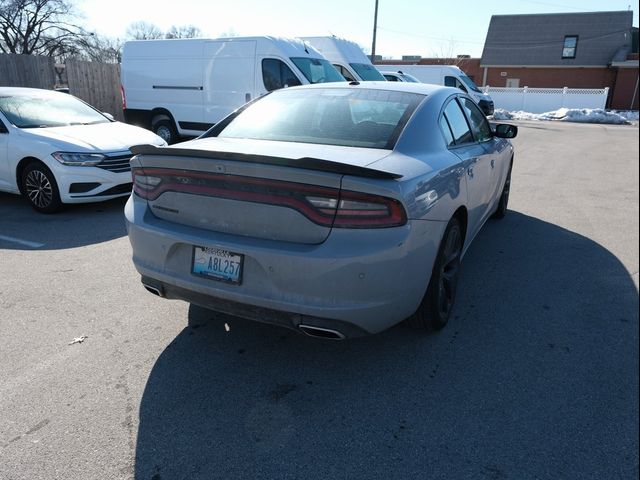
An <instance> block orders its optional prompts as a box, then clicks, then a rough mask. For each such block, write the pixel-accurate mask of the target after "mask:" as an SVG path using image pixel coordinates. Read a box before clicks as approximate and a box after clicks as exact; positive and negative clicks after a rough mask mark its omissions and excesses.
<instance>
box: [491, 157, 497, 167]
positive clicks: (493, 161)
mask: <svg viewBox="0 0 640 480" xmlns="http://www.w3.org/2000/svg"><path fill="white" fill-rule="evenodd" d="M491 168H496V160H495V158H492V159H491Z"/></svg>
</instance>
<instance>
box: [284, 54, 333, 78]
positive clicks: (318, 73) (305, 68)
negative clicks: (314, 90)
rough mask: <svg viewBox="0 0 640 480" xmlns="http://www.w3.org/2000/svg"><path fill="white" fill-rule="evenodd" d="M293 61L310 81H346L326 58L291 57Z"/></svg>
mask: <svg viewBox="0 0 640 480" xmlns="http://www.w3.org/2000/svg"><path fill="white" fill-rule="evenodd" d="M291 61H292V62H293V63H294V64H295V66H296V67H298V69H300V71H301V72H302V74H303V75H304V76H305V77H306V79H307V80H308V81H309V83H326V82H344V77H343V76H342V75H340V74H339V73H338V71H337V70H336V69H335V68H334V66H333V65H331V64H330V63H329V62H328V61H326V60H321V59H319V58H305V57H291Z"/></svg>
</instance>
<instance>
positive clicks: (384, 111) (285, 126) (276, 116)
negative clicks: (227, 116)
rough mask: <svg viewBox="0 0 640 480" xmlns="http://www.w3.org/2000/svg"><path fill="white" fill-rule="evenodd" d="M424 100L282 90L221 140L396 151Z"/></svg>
mask: <svg viewBox="0 0 640 480" xmlns="http://www.w3.org/2000/svg"><path fill="white" fill-rule="evenodd" d="M424 98H425V96H424V95H420V94H416V93H407V92H393V91H386V90H368V89H360V88H358V89H347V88H332V89H297V90H296V89H294V90H289V89H287V90H278V91H276V92H273V93H272V94H270V95H268V96H266V97H264V98H262V99H260V100H258V101H257V102H255V103H254V104H252V105H250V106H249V107H248V108H247V109H245V110H244V111H242V112H241V113H240V114H239V115H238V116H237V117H235V118H234V119H233V120H232V121H231V122H230V123H229V124H228V125H227V126H226V127H224V129H223V130H222V131H221V132H220V133H219V134H218V136H220V137H228V138H252V139H259V140H277V141H285V142H303V143H317V144H324V145H341V146H350V147H366V148H383V149H393V147H394V146H395V142H396V140H397V138H398V137H399V135H400V133H401V132H402V130H403V128H404V127H405V125H406V123H407V121H408V120H409V118H410V116H411V114H412V113H413V111H414V110H415V108H416V107H417V106H418V104H419V103H420V102H421V101H422V100H423V99H424Z"/></svg>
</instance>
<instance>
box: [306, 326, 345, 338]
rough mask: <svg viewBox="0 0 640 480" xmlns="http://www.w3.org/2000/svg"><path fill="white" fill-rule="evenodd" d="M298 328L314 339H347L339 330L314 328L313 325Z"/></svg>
mask: <svg viewBox="0 0 640 480" xmlns="http://www.w3.org/2000/svg"><path fill="white" fill-rule="evenodd" d="M298 328H299V329H300V330H301V331H302V332H303V333H304V334H305V335H309V336H310V337H313V338H322V339H324V340H344V339H345V338H347V337H345V336H344V335H343V334H342V333H340V332H339V331H337V330H332V329H330V328H321V327H314V326H312V325H304V324H300V325H298Z"/></svg>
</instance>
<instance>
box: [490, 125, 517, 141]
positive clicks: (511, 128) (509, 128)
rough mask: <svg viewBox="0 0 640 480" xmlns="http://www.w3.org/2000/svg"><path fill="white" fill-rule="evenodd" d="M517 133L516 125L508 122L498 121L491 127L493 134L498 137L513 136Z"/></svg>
mask: <svg viewBox="0 0 640 480" xmlns="http://www.w3.org/2000/svg"><path fill="white" fill-rule="evenodd" d="M516 135H518V127H516V126H515V125H509V124H508V123H498V124H497V125H496V126H495V127H494V128H493V136H494V137H498V138H515V137H516Z"/></svg>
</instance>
